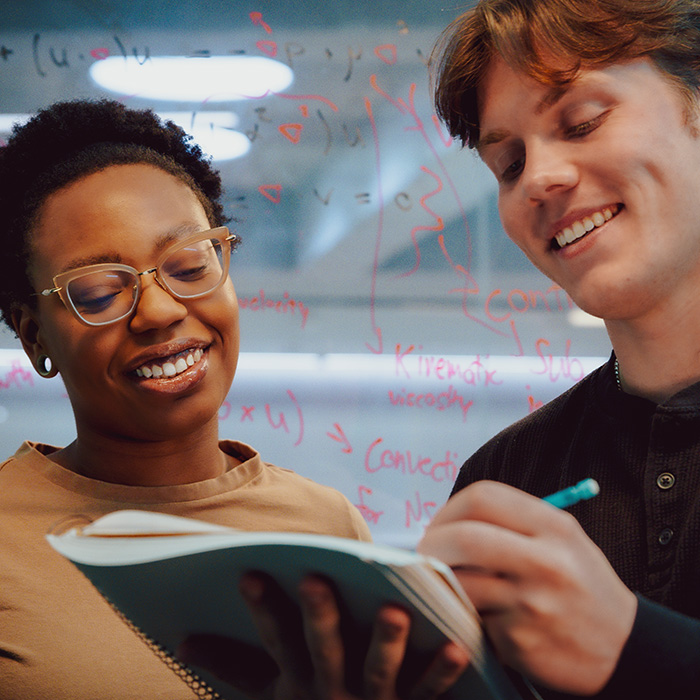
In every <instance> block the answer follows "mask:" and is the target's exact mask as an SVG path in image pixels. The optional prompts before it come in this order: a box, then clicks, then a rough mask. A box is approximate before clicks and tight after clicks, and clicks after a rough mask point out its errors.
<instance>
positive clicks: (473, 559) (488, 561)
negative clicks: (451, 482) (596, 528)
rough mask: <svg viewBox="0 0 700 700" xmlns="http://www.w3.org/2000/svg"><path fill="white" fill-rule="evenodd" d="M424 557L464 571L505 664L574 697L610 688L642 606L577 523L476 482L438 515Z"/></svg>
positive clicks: (460, 574)
mask: <svg viewBox="0 0 700 700" xmlns="http://www.w3.org/2000/svg"><path fill="white" fill-rule="evenodd" d="M418 551H420V552H421V553H423V554H427V555H430V556H434V557H436V558H438V559H441V560H442V561H444V562H445V563H447V564H448V565H450V566H451V567H452V568H453V569H454V571H455V574H456V575H457V578H458V579H459V581H460V583H461V584H462V586H463V587H464V590H465V591H466V593H467V595H468V596H469V598H470V599H471V600H472V602H473V603H474V605H475V606H476V608H477V610H478V611H479V613H480V614H481V616H482V618H483V621H484V625H485V627H486V630H487V632H488V634H489V637H490V638H491V641H492V642H493V644H494V646H495V647H496V650H497V651H498V653H499V656H500V658H501V660H502V661H503V662H504V663H506V664H508V665H509V666H511V667H512V668H514V669H516V670H518V671H520V672H521V673H523V674H525V675H526V676H527V677H529V678H530V679H532V680H534V681H535V682H538V683H541V684H543V685H546V686H548V687H550V688H553V689H556V690H560V691H564V692H569V693H575V694H581V695H591V694H594V693H597V692H599V691H600V690H601V689H602V688H603V687H604V686H605V684H606V683H607V682H608V680H609V679H610V676H611V675H612V673H613V671H614V669H615V666H616V665H617V662H618V660H619V657H620V653H621V651H622V648H623V646H624V645H625V642H626V641H627V638H628V636H629V634H630V631H631V629H632V625H633V622H634V618H635V615H636V610H637V600H636V598H635V596H634V594H633V593H632V592H631V591H630V590H629V589H628V588H627V587H626V586H625V585H624V583H622V581H621V580H620V579H619V578H618V576H617V574H616V573H615V572H614V570H613V569H612V567H611V565H610V563H609V562H608V560H607V559H606V558H605V556H604V555H603V553H602V552H601V551H600V549H598V547H597V546H596V545H595V544H594V543H593V542H592V541H591V540H590V539H589V538H588V536H587V535H586V534H585V533H584V531H583V529H582V528H581V526H580V525H579V524H578V522H577V521H576V520H575V519H574V518H573V517H572V516H571V515H570V514H569V513H566V512H564V511H562V510H559V509H557V508H554V507H553V506H551V505H549V504H547V503H545V502H544V501H542V500H541V499H539V498H535V497H534V496H531V495H529V494H526V493H524V492H523V491H519V490H518V489H515V488H513V487H511V486H507V485H505V484H500V483H496V482H490V481H481V482H476V483H474V484H471V485H470V486H468V487H467V488H465V489H464V490H462V491H460V492H459V493H457V494H456V495H455V496H453V497H452V498H451V499H450V500H449V501H448V502H447V504H446V505H445V506H444V507H443V508H442V509H441V510H440V511H439V512H438V513H437V514H436V516H435V517H434V519H433V521H432V522H431V523H430V525H429V526H428V528H427V529H426V532H425V535H424V537H423V539H422V541H421V542H420V544H419V545H418Z"/></svg>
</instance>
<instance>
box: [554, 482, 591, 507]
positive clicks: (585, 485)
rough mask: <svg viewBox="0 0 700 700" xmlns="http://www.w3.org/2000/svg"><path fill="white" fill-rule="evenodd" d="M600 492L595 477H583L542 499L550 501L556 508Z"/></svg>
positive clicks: (569, 504)
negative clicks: (576, 482) (566, 487)
mask: <svg viewBox="0 0 700 700" xmlns="http://www.w3.org/2000/svg"><path fill="white" fill-rule="evenodd" d="M599 492H600V486H599V485H598V482H597V481H596V480H595V479H584V480H583V481H579V482H578V484H574V485H573V486H569V488H568V489H562V490H561V491H557V492H556V493H553V494H550V495H549V496H545V497H544V498H543V499H542V500H543V501H547V503H551V504H552V505H553V506H556V507H557V508H568V507H569V506H572V505H574V503H578V502H579V501H584V500H586V499H587V498H593V496H597V495H598V493H599Z"/></svg>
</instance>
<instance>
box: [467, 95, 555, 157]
mask: <svg viewBox="0 0 700 700" xmlns="http://www.w3.org/2000/svg"><path fill="white" fill-rule="evenodd" d="M568 90H569V85H565V86H563V87H561V86H557V87H553V88H551V89H550V90H547V93H546V94H545V96H544V97H543V98H542V99H541V100H540V101H539V103H538V105H537V107H535V114H537V115H539V114H542V112H544V111H545V110H546V109H549V108H550V107H553V106H554V105H555V104H556V103H557V102H559V100H561V98H562V97H564V95H565V94H566V93H567V91H568ZM508 136H510V132H509V131H507V130H506V129H494V130H493V131H489V132H488V133H486V135H484V136H483V137H481V138H480V139H479V140H478V141H477V142H476V151H477V153H481V152H482V150H483V149H484V148H486V146H492V145H493V144H495V143H500V142H501V141H504V140H505V139H507V138H508Z"/></svg>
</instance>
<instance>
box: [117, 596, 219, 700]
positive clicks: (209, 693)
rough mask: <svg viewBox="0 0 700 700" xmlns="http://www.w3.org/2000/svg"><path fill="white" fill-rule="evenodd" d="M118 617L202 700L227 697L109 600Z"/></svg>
mask: <svg viewBox="0 0 700 700" xmlns="http://www.w3.org/2000/svg"><path fill="white" fill-rule="evenodd" d="M107 602H108V603H109V604H110V605H111V606H112V609H113V610H114V612H115V613H116V614H117V617H119V619H120V620H121V621H122V622H123V623H124V624H125V625H126V626H127V627H128V628H129V629H130V630H131V631H132V632H134V634H136V636H138V637H139V638H140V639H141V640H142V641H143V642H144V643H145V644H146V646H147V647H148V648H149V649H150V650H151V651H152V652H153V653H154V654H155V655H156V656H157V657H158V658H159V659H160V660H161V661H162V662H163V663H164V664H165V665H166V666H167V667H168V668H169V669H170V670H171V671H172V672H173V673H175V675H177V676H178V678H180V680H182V681H183V682H185V683H186V684H187V685H188V686H189V688H190V690H192V692H193V693H194V694H195V696H196V697H197V698H200V700H225V698H224V697H223V696H221V695H219V693H217V692H216V691H215V690H214V689H213V688H212V687H211V686H210V685H209V684H208V683H207V682H206V681H203V680H202V679H201V678H200V677H199V676H198V675H197V674H196V673H195V672H194V671H192V669H190V668H188V667H187V666H185V664H183V663H182V662H181V661H178V660H177V659H176V658H174V657H173V656H172V655H171V654H170V653H169V652H168V651H166V650H165V649H163V647H162V646H161V645H160V644H158V642H156V641H155V640H153V639H151V638H150V637H149V636H148V635H147V634H144V633H143V632H142V631H141V630H140V629H139V628H138V627H137V626H136V625H135V624H134V623H133V622H132V621H131V620H130V619H129V618H128V617H126V615H124V613H122V611H121V610H119V608H117V607H116V606H115V605H114V604H113V603H112V602H111V601H109V600H108V601H107Z"/></svg>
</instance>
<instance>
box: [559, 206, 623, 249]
mask: <svg viewBox="0 0 700 700" xmlns="http://www.w3.org/2000/svg"><path fill="white" fill-rule="evenodd" d="M621 208H622V207H621V205H619V204H611V205H609V206H607V207H604V208H603V209H601V210H599V211H595V212H593V213H591V214H589V215H587V216H584V217H582V218H581V219H578V220H576V221H574V222H572V223H571V224H570V225H567V226H565V227H564V228H562V229H561V231H559V232H557V233H556V234H555V235H554V239H553V240H552V247H553V248H554V249H555V250H556V249H561V248H565V247H566V246H568V245H571V244H572V243H575V242H576V241H578V240H579V239H580V238H583V237H584V236H585V235H586V234H588V233H590V232H591V231H593V230H594V229H596V228H598V227H599V226H602V225H603V224H605V223H607V222H608V221H610V220H611V219H613V218H614V217H615V216H617V214H619V212H620V209H621Z"/></svg>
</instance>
